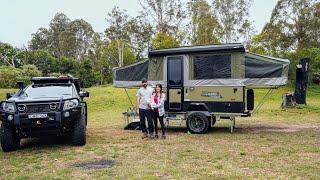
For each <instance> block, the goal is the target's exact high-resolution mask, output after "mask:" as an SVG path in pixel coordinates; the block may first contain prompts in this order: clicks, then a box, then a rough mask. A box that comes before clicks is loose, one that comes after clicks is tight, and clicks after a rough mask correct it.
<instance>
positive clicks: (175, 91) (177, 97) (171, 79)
mask: <svg viewBox="0 0 320 180" xmlns="http://www.w3.org/2000/svg"><path fill="white" fill-rule="evenodd" d="M167 78H168V79H167V83H168V84H167V87H168V89H167V97H168V99H167V100H168V110H169V111H181V110H182V102H183V56H170V57H167Z"/></svg>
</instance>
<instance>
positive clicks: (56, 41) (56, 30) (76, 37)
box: [29, 13, 94, 60]
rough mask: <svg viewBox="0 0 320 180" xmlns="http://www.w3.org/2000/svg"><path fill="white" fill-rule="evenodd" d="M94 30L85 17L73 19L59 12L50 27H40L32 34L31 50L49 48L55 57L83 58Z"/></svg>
mask: <svg viewBox="0 0 320 180" xmlns="http://www.w3.org/2000/svg"><path fill="white" fill-rule="evenodd" d="M93 34H94V31H93V29H92V26H91V25H90V24H89V23H88V22H86V21H85V20H83V19H76V20H74V21H71V20H70V19H69V18H68V17H67V16H66V15H65V14H63V13H57V14H56V15H55V16H54V18H53V19H52V20H51V21H50V25H49V28H48V29H46V28H39V29H38V31H37V32H36V33H34V34H32V39H31V41H30V42H29V49H30V50H40V49H46V50H48V51H49V52H50V53H51V54H52V55H53V56H54V57H57V58H58V59H61V58H62V57H63V56H64V57H69V58H74V59H77V60H81V59H83V58H84V56H85V55H87V53H88V51H89V49H90V46H91V44H92V43H91V41H92V38H93Z"/></svg>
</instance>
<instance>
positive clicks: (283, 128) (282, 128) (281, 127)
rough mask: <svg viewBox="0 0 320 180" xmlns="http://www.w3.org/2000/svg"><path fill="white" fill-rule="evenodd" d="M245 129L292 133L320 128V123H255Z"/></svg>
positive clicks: (254, 131)
mask: <svg viewBox="0 0 320 180" xmlns="http://www.w3.org/2000/svg"><path fill="white" fill-rule="evenodd" d="M243 129H244V130H247V131H250V132H253V133H259V132H285V133H292V132H299V131H303V130H309V129H313V130H320V125H288V124H277V125H267V124H263V125H253V126H249V127H246V128H243Z"/></svg>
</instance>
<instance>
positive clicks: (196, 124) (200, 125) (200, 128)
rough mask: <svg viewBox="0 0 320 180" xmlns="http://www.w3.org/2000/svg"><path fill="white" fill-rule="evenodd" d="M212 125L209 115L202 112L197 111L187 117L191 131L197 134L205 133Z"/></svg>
mask: <svg viewBox="0 0 320 180" xmlns="http://www.w3.org/2000/svg"><path fill="white" fill-rule="evenodd" d="M209 127H210V121H209V119H208V117H207V116H206V115H205V114H204V113H201V112H195V113H192V114H190V115H189V116H188V118H187V128H188V130H189V131H190V132H192V133H196V134H204V133H206V132H207V131H208V129H209Z"/></svg>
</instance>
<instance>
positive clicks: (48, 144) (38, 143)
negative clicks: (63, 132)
mask: <svg viewBox="0 0 320 180" xmlns="http://www.w3.org/2000/svg"><path fill="white" fill-rule="evenodd" d="M70 145H71V143H70V140H69V139H68V138H66V137H63V136H48V137H42V138H27V139H22V140H21V147H20V149H31V148H39V149H47V148H54V147H58V146H59V147H61V146H70Z"/></svg>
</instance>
